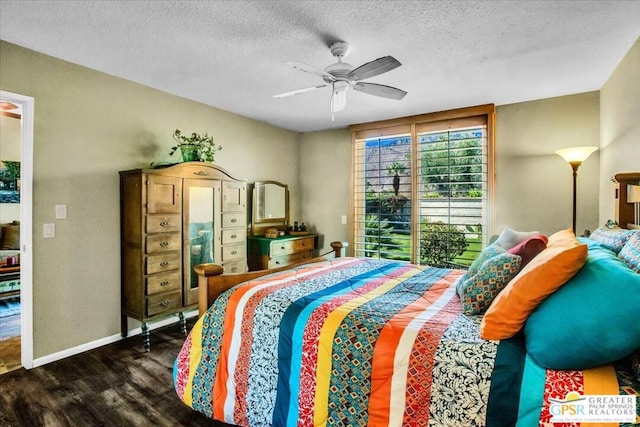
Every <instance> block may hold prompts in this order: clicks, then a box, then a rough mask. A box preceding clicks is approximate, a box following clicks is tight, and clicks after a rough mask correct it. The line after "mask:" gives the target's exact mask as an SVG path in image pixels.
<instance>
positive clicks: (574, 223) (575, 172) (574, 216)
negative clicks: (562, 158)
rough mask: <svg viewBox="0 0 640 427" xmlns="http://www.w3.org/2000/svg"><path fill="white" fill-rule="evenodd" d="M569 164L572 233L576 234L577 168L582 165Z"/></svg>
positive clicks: (576, 163)
mask: <svg viewBox="0 0 640 427" xmlns="http://www.w3.org/2000/svg"><path fill="white" fill-rule="evenodd" d="M569 164H570V165H571V169H573V211H572V214H573V215H572V217H571V218H572V219H573V221H572V223H571V224H572V227H573V232H574V233H575V232H576V205H577V203H576V202H577V195H576V193H577V190H578V186H577V181H578V168H579V167H580V165H581V164H582V162H569Z"/></svg>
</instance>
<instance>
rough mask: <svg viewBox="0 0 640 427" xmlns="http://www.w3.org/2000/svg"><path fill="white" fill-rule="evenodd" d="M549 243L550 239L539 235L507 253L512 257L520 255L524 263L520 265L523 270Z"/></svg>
mask: <svg viewBox="0 0 640 427" xmlns="http://www.w3.org/2000/svg"><path fill="white" fill-rule="evenodd" d="M548 241H549V239H547V238H546V236H543V235H542V234H538V235H536V236H533V237H530V238H529V239H527V240H525V241H524V242H522V243H518V244H517V245H515V246H514V247H512V248H511V249H509V250H508V251H507V252H508V253H510V254H512V255H519V256H520V257H521V258H522V262H521V263H520V269H522V267H524V266H525V265H527V264H528V263H529V261H531V260H532V259H533V258H534V257H535V256H536V255H538V254H539V253H540V252H542V251H543V250H544V248H546V247H547V242H548Z"/></svg>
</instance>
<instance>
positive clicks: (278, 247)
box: [269, 236, 314, 258]
mask: <svg viewBox="0 0 640 427" xmlns="http://www.w3.org/2000/svg"><path fill="white" fill-rule="evenodd" d="M313 244H314V237H313V236H312V237H305V238H304V239H295V240H284V241H281V242H272V243H271V248H270V254H269V255H270V256H271V257H272V258H273V257H276V256H280V255H286V254H291V253H294V252H300V251H310V250H313Z"/></svg>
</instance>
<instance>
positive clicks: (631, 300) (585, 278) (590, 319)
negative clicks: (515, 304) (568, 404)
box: [524, 239, 640, 369]
mask: <svg viewBox="0 0 640 427" xmlns="http://www.w3.org/2000/svg"><path fill="white" fill-rule="evenodd" d="M580 240H581V241H582V242H583V243H587V244H588V247H589V252H588V256H587V262H586V263H585V265H584V266H583V267H582V269H581V270H580V271H579V272H578V273H577V274H576V275H575V276H574V277H573V278H571V280H569V281H568V282H567V283H566V284H565V285H564V286H562V287H561V288H560V289H558V290H557V291H556V292H555V293H553V294H551V295H550V296H549V297H548V298H547V299H545V300H544V301H543V302H542V304H540V305H539V306H538V308H537V309H536V310H535V311H534V312H533V313H531V315H530V316H529V318H528V319H527V322H526V323H525V326H524V333H525V337H526V344H527V352H528V353H529V354H530V355H531V357H532V358H533V359H534V360H535V361H536V362H537V363H538V364H539V365H540V366H542V367H544V368H547V369H587V368H592V367H596V366H600V365H604V364H607V363H611V362H613V361H616V360H618V359H621V358H623V357H625V356H627V355H629V354H631V353H632V352H634V351H635V350H638V349H640V319H639V315H640V275H639V274H637V273H635V272H633V271H632V270H631V269H630V268H629V267H628V266H627V265H625V264H624V262H622V261H621V260H620V259H618V258H617V257H616V255H615V254H614V253H613V252H612V251H611V250H609V249H607V248H606V247H605V246H603V245H601V244H600V243H597V242H594V241H588V239H580Z"/></svg>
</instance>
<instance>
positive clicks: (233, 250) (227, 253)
mask: <svg viewBox="0 0 640 427" xmlns="http://www.w3.org/2000/svg"><path fill="white" fill-rule="evenodd" d="M246 257H247V245H245V244H242V245H231V246H223V247H222V262H225V261H229V260H233V259H240V258H242V259H244V258H246Z"/></svg>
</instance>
